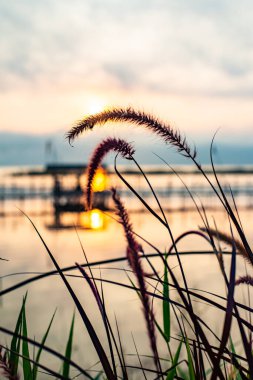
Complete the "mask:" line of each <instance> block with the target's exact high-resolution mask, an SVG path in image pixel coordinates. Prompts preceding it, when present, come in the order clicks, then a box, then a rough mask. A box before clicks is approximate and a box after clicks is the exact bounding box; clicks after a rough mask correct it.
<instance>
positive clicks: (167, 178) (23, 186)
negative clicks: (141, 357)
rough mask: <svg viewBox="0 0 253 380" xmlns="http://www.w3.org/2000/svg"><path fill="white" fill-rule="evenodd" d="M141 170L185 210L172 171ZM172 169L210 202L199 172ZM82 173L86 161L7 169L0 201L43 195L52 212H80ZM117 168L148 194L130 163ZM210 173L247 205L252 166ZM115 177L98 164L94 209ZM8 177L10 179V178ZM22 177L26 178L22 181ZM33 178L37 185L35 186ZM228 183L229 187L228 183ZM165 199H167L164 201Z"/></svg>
mask: <svg viewBox="0 0 253 380" xmlns="http://www.w3.org/2000/svg"><path fill="white" fill-rule="evenodd" d="M143 169H144V171H145V173H146V175H148V176H149V178H150V179H151V182H152V181H153V183H154V184H155V188H154V189H155V191H156V194H157V195H158V196H159V197H163V198H166V199H168V200H169V199H175V198H177V199H178V202H176V203H175V202H173V204H177V206H178V208H179V209H187V208H188V207H189V205H190V204H191V203H190V202H188V201H187V198H189V194H188V192H187V190H186V188H185V187H184V185H183V184H182V182H180V180H177V181H175V180H174V178H175V174H174V172H173V171H170V170H169V169H168V168H166V167H161V166H160V167H154V166H148V167H145V168H144V167H143ZM175 170H176V172H177V174H178V175H179V176H180V177H181V178H183V179H184V181H185V180H186V181H185V182H187V179H189V178H190V182H191V184H190V189H191V191H192V192H193V193H194V194H197V195H198V196H200V197H204V198H205V199H210V202H208V204H209V205H210V206H211V205H213V206H214V207H215V202H214V203H212V202H211V200H212V199H214V198H215V195H214V192H213V190H212V189H211V188H210V186H208V185H207V183H206V182H204V183H203V182H202V181H201V176H200V175H199V171H197V170H195V168H194V167H192V166H180V167H176V168H175ZM204 170H205V173H206V174H207V175H208V176H209V178H211V180H212V182H213V183H214V185H215V178H214V176H213V172H212V168H210V167H204ZM86 172H87V165H86V164H78V163H77V164H72V163H49V164H46V165H45V166H44V167H39V168H21V169H18V170H13V171H12V172H11V173H9V175H8V178H9V180H8V181H7V179H6V180H5V178H6V176H3V175H2V179H1V181H0V203H1V204H3V203H4V202H5V201H8V200H26V199H35V198H38V199H48V200H50V202H51V204H52V206H53V208H54V210H55V212H56V213H63V212H83V211H86V210H85V191H86V179H85V174H86ZM120 172H121V174H122V175H124V176H125V177H126V178H132V180H133V181H135V183H136V189H137V190H138V193H139V194H140V195H141V196H142V197H144V198H145V197H150V196H151V191H150V189H149V188H148V187H147V186H146V185H147V184H146V183H145V181H143V178H142V176H141V174H140V172H139V171H138V170H135V169H133V168H132V167H126V166H122V167H120ZM216 174H217V175H218V177H219V179H220V180H221V182H222V183H223V190H224V192H225V193H226V194H228V195H231V189H232V191H233V195H235V196H237V197H240V198H244V202H243V203H244V205H245V207H248V208H250V207H253V166H241V167H238V166H217V167H216ZM113 176H115V173H114V170H113V168H110V167H108V166H102V167H101V168H100V169H99V170H98V172H97V174H96V176H95V178H94V183H93V190H94V198H93V207H94V208H96V209H99V210H109V209H110V191H109V188H110V179H111V177H113ZM10 178H11V180H10ZM22 178H26V181H22ZM39 183H40V184H41V185H39ZM229 185H231V187H230V186H229ZM119 192H122V193H123V195H124V196H127V197H128V196H130V190H128V189H124V190H123V189H122V188H120V187H119ZM170 204H171V202H167V205H168V207H169V205H170Z"/></svg>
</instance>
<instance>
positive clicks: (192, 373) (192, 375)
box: [185, 337, 196, 380]
mask: <svg viewBox="0 0 253 380" xmlns="http://www.w3.org/2000/svg"><path fill="white" fill-rule="evenodd" d="M185 347H186V352H187V359H188V371H189V378H190V380H195V378H196V377H195V371H194V366H193V361H192V354H191V349H190V345H189V342H188V339H187V337H186V338H185Z"/></svg>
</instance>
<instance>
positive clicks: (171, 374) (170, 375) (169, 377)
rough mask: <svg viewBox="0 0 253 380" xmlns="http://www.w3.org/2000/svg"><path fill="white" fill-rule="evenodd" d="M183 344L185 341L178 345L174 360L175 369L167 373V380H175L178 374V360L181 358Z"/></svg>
mask: <svg viewBox="0 0 253 380" xmlns="http://www.w3.org/2000/svg"><path fill="white" fill-rule="evenodd" d="M182 343H183V341H181V342H180V343H179V345H178V348H177V351H176V353H175V356H174V358H173V360H172V367H174V368H173V369H172V370H171V371H169V372H168V373H167V377H166V380H173V379H174V378H175V376H176V374H177V368H176V366H177V364H178V360H179V356H180V352H181V348H182Z"/></svg>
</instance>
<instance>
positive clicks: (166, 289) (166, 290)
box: [163, 257, 170, 343]
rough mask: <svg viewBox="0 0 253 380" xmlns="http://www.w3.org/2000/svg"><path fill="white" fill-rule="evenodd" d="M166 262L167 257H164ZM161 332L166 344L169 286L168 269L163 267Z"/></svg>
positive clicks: (168, 340)
mask: <svg viewBox="0 0 253 380" xmlns="http://www.w3.org/2000/svg"><path fill="white" fill-rule="evenodd" d="M165 260H167V257H165ZM163 297H164V298H165V299H164V300H163V331H164V335H165V337H166V340H167V343H169V342H170V303H169V301H168V300H169V284H168V269H167V267H166V265H165V266H164V282H163Z"/></svg>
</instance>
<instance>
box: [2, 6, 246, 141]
mask: <svg viewBox="0 0 253 380" xmlns="http://www.w3.org/2000/svg"><path fill="white" fill-rule="evenodd" d="M252 20H253V3H252V1H244V0H241V1H238V0H227V1H222V0H205V1H201V0H198V1H197V0H196V1H194V0H185V1H184V0H174V1H172V0H164V1H162V0H153V1H150V0H127V1H119V0H103V1H98V0H85V1H84V0H71V1H69V0H41V1H34V0H22V1H21V0H11V1H9V0H0V36H1V37H0V41H1V45H0V72H1V77H0V79H1V81H0V105H1V106H0V108H1V112H0V130H1V131H20V132H33V133H44V132H54V131H57V130H67V129H68V128H69V127H70V126H71V125H72V124H73V122H74V121H75V120H77V119H80V117H82V116H83V115H85V114H86V113H89V112H92V111H93V110H96V107H98V108H99V106H102V105H109V106H110V105H120V106H129V105H132V106H136V107H137V108H141V109H143V110H146V111H149V112H152V113H155V114H156V115H158V116H160V117H161V118H162V119H165V120H167V121H169V122H171V124H172V125H174V126H176V127H178V128H179V129H181V130H182V131H184V132H185V133H186V135H187V136H190V138H192V139H195V140H196V139H200V140H201V139H206V140H210V138H211V136H212V135H213V133H214V132H215V131H216V129H217V128H218V127H221V132H220V135H221V139H222V138H223V139H225V138H228V139H229V140H230V139H231V140H236V139H238V136H240V141H241V142H244V141H246V142H247V143H250V142H253V30H252V29H253V24H252Z"/></svg>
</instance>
